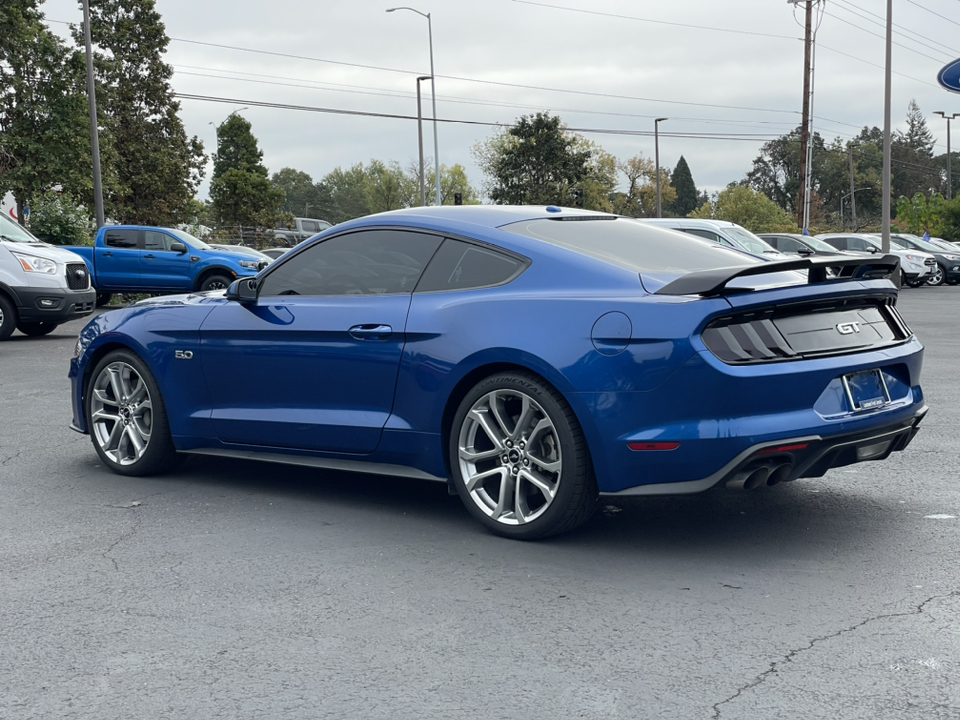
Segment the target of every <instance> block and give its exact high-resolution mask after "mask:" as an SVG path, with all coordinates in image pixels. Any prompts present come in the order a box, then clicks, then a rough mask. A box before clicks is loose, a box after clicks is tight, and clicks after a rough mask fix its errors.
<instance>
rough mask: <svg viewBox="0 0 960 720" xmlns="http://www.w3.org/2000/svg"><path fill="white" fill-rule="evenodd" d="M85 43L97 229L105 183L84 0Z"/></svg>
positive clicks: (87, 10) (86, 0) (101, 219)
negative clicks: (102, 176)
mask: <svg viewBox="0 0 960 720" xmlns="http://www.w3.org/2000/svg"><path fill="white" fill-rule="evenodd" d="M83 42H84V44H85V45H86V50H87V97H88V99H89V102H90V150H91V153H92V154H93V207H94V212H95V214H96V216H97V229H99V228H101V227H103V225H104V222H105V220H104V216H103V181H102V179H101V175H100V130H99V128H98V127H97V87H96V83H95V82H94V78H93V43H92V41H91V39H90V2H89V0H83Z"/></svg>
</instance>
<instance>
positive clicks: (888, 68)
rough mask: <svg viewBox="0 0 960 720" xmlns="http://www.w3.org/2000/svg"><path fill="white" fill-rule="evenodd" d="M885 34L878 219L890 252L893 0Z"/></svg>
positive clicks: (882, 244) (883, 245)
mask: <svg viewBox="0 0 960 720" xmlns="http://www.w3.org/2000/svg"><path fill="white" fill-rule="evenodd" d="M886 25H887V26H886V33H885V45H886V49H885V50H884V67H883V200H882V202H883V206H882V207H883V210H882V211H881V212H882V213H883V217H882V218H881V219H880V223H881V224H880V232H881V235H880V249H881V250H882V251H883V252H884V253H888V252H890V146H891V144H892V143H891V139H890V138H891V136H890V97H891V95H892V94H893V93H892V90H891V86H892V82H891V80H892V79H891V73H892V72H893V68H892V64H893V0H887V23H886Z"/></svg>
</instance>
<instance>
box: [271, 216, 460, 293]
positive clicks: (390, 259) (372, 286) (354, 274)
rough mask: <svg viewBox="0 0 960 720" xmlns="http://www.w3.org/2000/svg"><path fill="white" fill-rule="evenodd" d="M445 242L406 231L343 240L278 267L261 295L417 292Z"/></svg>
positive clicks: (319, 246) (347, 236) (351, 235)
mask: <svg viewBox="0 0 960 720" xmlns="http://www.w3.org/2000/svg"><path fill="white" fill-rule="evenodd" d="M440 242H441V238H439V237H437V236H435V235H426V234H423V233H417V232H407V231H402V230H367V231H362V232H356V233H347V234H345V235H337V236H336V237H332V238H329V239H328V240H325V241H323V242H322V243H318V244H316V245H314V246H312V247H310V248H308V249H306V250H304V251H303V252H301V253H298V254H297V255H295V256H294V257H291V258H289V259H288V260H286V261H285V262H281V263H278V264H277V265H275V266H274V269H273V270H272V271H271V272H270V273H269V274H267V276H266V277H265V278H264V279H263V286H262V287H261V289H260V295H262V296H274V295H386V294H392V293H411V292H413V288H414V287H415V286H416V284H417V280H419V279H420V275H421V273H423V268H424V267H426V265H427V263H428V262H429V260H430V258H431V257H432V256H433V254H434V252H436V250H437V247H438V246H439V245H440Z"/></svg>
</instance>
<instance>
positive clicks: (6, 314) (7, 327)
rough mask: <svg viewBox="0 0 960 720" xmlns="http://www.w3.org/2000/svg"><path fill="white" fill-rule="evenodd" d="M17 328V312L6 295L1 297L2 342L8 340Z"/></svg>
mask: <svg viewBox="0 0 960 720" xmlns="http://www.w3.org/2000/svg"><path fill="white" fill-rule="evenodd" d="M16 326H17V311H16V310H15V309H14V308H13V303H12V302H10V301H9V300H7V298H6V296H5V295H0V340H6V339H7V338H8V337H10V335H11V333H13V329H14V328H15V327H16Z"/></svg>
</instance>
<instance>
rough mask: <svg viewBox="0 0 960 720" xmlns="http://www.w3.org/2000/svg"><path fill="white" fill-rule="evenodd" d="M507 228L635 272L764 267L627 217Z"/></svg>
mask: <svg viewBox="0 0 960 720" xmlns="http://www.w3.org/2000/svg"><path fill="white" fill-rule="evenodd" d="M503 229H504V230H508V231H510V232H514V233H518V234H520V235H526V236H527V237H532V238H536V239H538V240H543V241H545V242H549V243H552V244H554V245H560V246H561V247H565V248H568V249H570V250H574V251H576V252H578V253H581V254H583V255H589V256H590V257H594V258H597V259H598V260H603V261H605V262H608V263H612V264H614V265H619V266H620V267H624V268H628V269H630V270H633V271H636V272H664V273H687V272H693V271H695V270H710V269H713V268H720V267H733V266H737V265H756V264H757V263H761V262H763V260H761V259H760V258H757V257H753V256H750V255H745V254H743V253H741V252H737V251H735V250H728V249H727V248H725V247H723V246H722V245H714V244H710V243H705V242H703V240H699V239H697V238H694V237H687V236H685V235H684V234H682V233H677V232H674V231H672V230H666V229H663V228H659V227H656V226H655V225H652V224H651V225H647V224H645V223H643V222H640V221H637V220H630V219H629V218H616V219H613V220H591V221H589V222H584V221H580V222H571V221H558V220H545V219H543V220H529V221H526V222H519V223H514V224H513V225H507V226H506V227H504V228H503Z"/></svg>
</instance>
